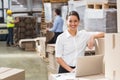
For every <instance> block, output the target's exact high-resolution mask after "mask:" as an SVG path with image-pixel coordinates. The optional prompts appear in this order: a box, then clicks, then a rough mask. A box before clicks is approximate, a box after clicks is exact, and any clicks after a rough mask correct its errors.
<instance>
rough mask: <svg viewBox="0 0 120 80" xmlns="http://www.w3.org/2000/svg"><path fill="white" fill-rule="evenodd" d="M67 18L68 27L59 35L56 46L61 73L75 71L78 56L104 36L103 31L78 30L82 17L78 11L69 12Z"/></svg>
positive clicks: (82, 54)
mask: <svg viewBox="0 0 120 80" xmlns="http://www.w3.org/2000/svg"><path fill="white" fill-rule="evenodd" d="M66 20H67V27H68V29H67V30H66V31H65V32H63V33H62V34H60V35H59V36H58V38H57V41H56V46H55V52H56V53H55V56H56V60H57V62H58V63H59V64H60V67H59V73H67V72H75V67H76V59H77V57H80V56H84V55H85V54H84V53H85V49H86V47H87V46H88V48H89V49H92V48H93V44H94V39H96V38H101V37H104V33H103V32H87V31H85V30H81V31H78V25H79V24H80V18H79V15H78V13H77V12H76V11H71V12H69V14H68V16H67V18H66Z"/></svg>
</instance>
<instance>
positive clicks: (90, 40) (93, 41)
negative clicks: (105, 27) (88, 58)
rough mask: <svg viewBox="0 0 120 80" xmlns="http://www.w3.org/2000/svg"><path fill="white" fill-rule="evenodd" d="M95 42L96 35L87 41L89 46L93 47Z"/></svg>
mask: <svg viewBox="0 0 120 80" xmlns="http://www.w3.org/2000/svg"><path fill="white" fill-rule="evenodd" d="M94 43H95V38H94V36H91V37H90V39H89V41H88V43H87V46H88V48H89V49H93V47H94Z"/></svg>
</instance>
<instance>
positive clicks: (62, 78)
mask: <svg viewBox="0 0 120 80" xmlns="http://www.w3.org/2000/svg"><path fill="white" fill-rule="evenodd" d="M49 80H109V79H106V78H105V76H104V74H99V75H91V76H84V77H75V73H62V74H50V75H49Z"/></svg>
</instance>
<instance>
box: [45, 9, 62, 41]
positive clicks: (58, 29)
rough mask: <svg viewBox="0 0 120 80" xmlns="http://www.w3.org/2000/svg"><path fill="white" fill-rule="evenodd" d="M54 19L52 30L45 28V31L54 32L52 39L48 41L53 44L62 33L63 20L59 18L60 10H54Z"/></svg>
mask: <svg viewBox="0 0 120 80" xmlns="http://www.w3.org/2000/svg"><path fill="white" fill-rule="evenodd" d="M54 15H55V19H54V23H53V27H52V28H47V29H46V30H47V31H52V32H54V37H53V38H52V39H51V40H50V41H48V43H55V42H56V39H57V36H58V35H60V34H61V33H62V32H63V19H62V17H61V10H60V9H55V11H54Z"/></svg>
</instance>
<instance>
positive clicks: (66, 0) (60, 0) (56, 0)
mask: <svg viewBox="0 0 120 80" xmlns="http://www.w3.org/2000/svg"><path fill="white" fill-rule="evenodd" d="M50 2H52V3H59V2H63V3H66V2H68V0H50Z"/></svg>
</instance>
